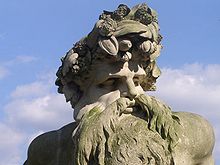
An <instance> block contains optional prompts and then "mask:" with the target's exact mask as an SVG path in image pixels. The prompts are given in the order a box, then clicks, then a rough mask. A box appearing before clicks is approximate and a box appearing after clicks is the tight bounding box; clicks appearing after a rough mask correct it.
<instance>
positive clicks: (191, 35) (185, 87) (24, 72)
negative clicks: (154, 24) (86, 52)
mask: <svg viewBox="0 0 220 165" xmlns="http://www.w3.org/2000/svg"><path fill="white" fill-rule="evenodd" d="M143 2H146V3H147V4H148V5H149V6H150V7H152V8H153V9H156V10H157V11H158V14H159V22H160V27H161V33H162V35H163V42H162V43H163V46H164V49H163V50H162V52H161V56H160V58H159V59H158V63H159V66H160V67H161V68H162V71H163V75H162V76H161V78H160V79H159V80H158V91H157V92H156V93H155V95H156V96H158V97H159V98H161V99H162V100H164V101H166V102H167V103H168V104H169V105H171V106H172V107H173V110H183V111H190V112H195V113H198V114H201V115H203V116H206V118H207V119H208V120H209V121H210V122H211V123H212V124H213V126H214V127H215V131H216V148H215V159H216V164H220V159H219V157H217V156H216V155H220V122H219V121H220V114H219V107H220V101H219V100H220V55H219V54H220V53H219V52H220V45H219V41H218V40H219V38H220V11H219V6H220V1H219V0H209V1H208V0H194V1H190V0H185V1H175V0H169V1H159V0H154V1H153V0H149V1H139V0H135V1H132V0H130V1H128V0H127V1H126V0H124V1H121V0H117V1H116V0H114V1H113V0H112V1H98V0H93V1H89V0H80V1H73V0H72V1H71V0H63V1H54V0H37V1H36V0H35V1H34V0H33V1H29V0H19V1H16V0H10V1H6V0H0V20H1V25H0V92H1V93H0V131H1V132H4V134H3V135H1V136H0V153H1V154H0V160H1V161H2V162H1V161H0V165H18V164H21V162H23V161H24V159H25V158H26V149H27V146H28V144H29V142H30V141H31V139H33V137H35V136H36V135H38V134H40V133H42V132H45V131H48V130H51V129H57V128H59V127H61V126H62V125H64V124H65V123H68V122H70V121H71V120H72V110H71V108H70V106H69V105H68V104H66V103H65V101H64V98H63V96H62V95H58V94H56V87H55V85H54V81H55V72H56V69H57V68H58V67H59V65H60V58H61V57H62V56H63V55H64V54H65V52H66V51H67V50H68V49H69V48H71V46H72V44H73V43H75V42H76V41H78V40H79V39H80V38H82V37H83V36H85V35H86V34H88V32H90V31H91V29H92V27H93V25H94V23H95V22H96V21H97V19H98V16H99V14H100V13H101V12H102V10H114V9H116V8H117V6H118V5H119V4H120V3H125V4H127V5H128V6H130V7H132V6H134V5H136V4H138V3H143ZM12 151H13V152H12Z"/></svg>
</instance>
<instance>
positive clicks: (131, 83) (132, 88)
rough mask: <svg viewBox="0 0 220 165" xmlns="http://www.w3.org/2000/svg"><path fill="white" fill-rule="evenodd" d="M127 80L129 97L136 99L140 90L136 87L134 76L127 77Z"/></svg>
mask: <svg viewBox="0 0 220 165" xmlns="http://www.w3.org/2000/svg"><path fill="white" fill-rule="evenodd" d="M125 82H126V86H127V91H126V92H127V97H129V98H130V99H134V98H135V97H137V95H138V91H137V89H136V88H135V84H134V81H133V78H126V80H125Z"/></svg>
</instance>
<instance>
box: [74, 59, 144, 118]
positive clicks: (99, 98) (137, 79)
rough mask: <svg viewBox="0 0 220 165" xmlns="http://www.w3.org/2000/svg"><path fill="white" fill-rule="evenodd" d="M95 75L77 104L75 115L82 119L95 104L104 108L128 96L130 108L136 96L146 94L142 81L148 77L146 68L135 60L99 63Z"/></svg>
mask: <svg viewBox="0 0 220 165" xmlns="http://www.w3.org/2000/svg"><path fill="white" fill-rule="evenodd" d="M93 70H94V72H96V74H95V73H94V75H93V76H94V77H93V80H92V81H91V83H90V84H89V85H88V86H86V87H85V88H86V89H85V90H84V91H85V92H84V94H83V96H82V97H81V99H80V100H79V102H78V103H77V104H76V106H75V108H74V109H75V113H74V117H75V119H76V120H80V119H81V118H82V116H83V114H84V113H85V112H87V111H89V110H91V109H92V108H94V107H95V106H98V107H99V108H100V109H102V110H104V109H106V107H107V106H108V105H110V104H111V103H113V102H114V101H116V100H117V99H119V98H121V97H123V98H127V100H128V102H129V105H130V106H129V107H130V110H129V109H128V111H132V107H131V106H132V105H135V97H137V96H138V95H140V94H144V90H143V88H142V87H141V85H140V84H141V83H142V82H143V80H144V79H145V77H146V73H145V71H144V69H143V68H142V67H141V66H140V65H139V64H138V63H137V62H135V61H129V62H115V63H114V64H112V63H107V62H106V63H104V62H100V63H97V64H96V66H95V69H93Z"/></svg>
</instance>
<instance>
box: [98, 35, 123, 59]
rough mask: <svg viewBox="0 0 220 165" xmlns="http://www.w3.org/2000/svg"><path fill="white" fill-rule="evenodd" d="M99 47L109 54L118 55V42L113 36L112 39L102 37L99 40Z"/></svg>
mask: <svg viewBox="0 0 220 165" xmlns="http://www.w3.org/2000/svg"><path fill="white" fill-rule="evenodd" d="M98 43H99V46H100V47H101V48H102V49H103V50H104V51H105V52H107V53H108V54H110V55H112V56H115V55H117V54H118V49H119V46H118V41H117V39H116V38H115V37H114V36H111V37H110V38H105V37H102V38H100V40H99V42H98Z"/></svg>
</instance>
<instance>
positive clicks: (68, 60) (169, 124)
mask: <svg viewBox="0 0 220 165" xmlns="http://www.w3.org/2000/svg"><path fill="white" fill-rule="evenodd" d="M161 39H162V36H161V35H160V34H159V26H158V19H157V13H156V12H155V11H154V10H153V9H151V8H150V7H148V6H147V5H146V4H140V5H137V6H135V7H133V8H132V9H130V8H129V7H127V6H126V5H123V4H121V5H119V6H118V8H117V9H116V10H115V11H113V12H109V11H104V12H103V13H102V14H101V15H100V17H99V20H98V21H97V22H96V24H95V26H94V28H93V30H92V31H91V32H90V33H89V34H88V35H87V36H86V37H84V38H82V39H81V40H80V41H79V42H77V43H76V44H75V45H74V46H73V48H71V49H70V50H69V51H68V52H67V54H66V56H65V57H64V58H62V59H61V61H62V65H61V66H60V68H59V69H58V71H57V77H58V78H57V80H56V85H57V86H58V87H59V88H58V92H59V93H62V94H64V95H65V98H66V101H67V102H68V101H69V102H70V103H71V105H72V107H73V108H74V119H75V122H73V123H70V124H68V125H66V126H64V127H62V128H61V129H59V130H57V131H52V132H48V133H45V134H43V135H40V136H39V137H37V138H36V139H35V140H33V142H32V143H31V145H30V147H29V150H28V159H27V161H26V162H25V163H24V164H25V165H70V164H71V165H98V164H99V165H111V164H112V165H147V164H151V165H174V164H175V165H199V164H201V165H214V161H213V157H212V150H213V146H214V133H213V129H212V127H211V126H210V124H209V123H208V122H207V121H206V120H205V119H203V118H202V117H201V116H199V115H196V114H192V113H187V112H172V111H171V108H170V107H169V106H167V105H166V104H164V103H163V102H161V101H160V100H158V99H156V98H155V97H153V96H149V95H148V94H147V93H146V91H152V90H155V89H156V86H155V83H156V79H157V78H158V77H159V76H160V74H161V71H160V69H159V67H158V66H157V64H156V59H157V57H158V56H159V54H160V50H161V48H162V45H161Z"/></svg>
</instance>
